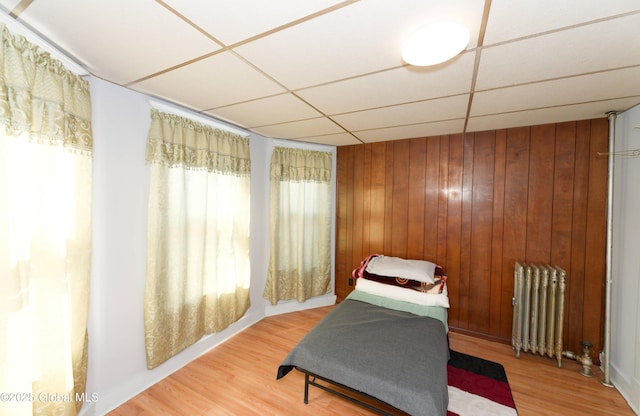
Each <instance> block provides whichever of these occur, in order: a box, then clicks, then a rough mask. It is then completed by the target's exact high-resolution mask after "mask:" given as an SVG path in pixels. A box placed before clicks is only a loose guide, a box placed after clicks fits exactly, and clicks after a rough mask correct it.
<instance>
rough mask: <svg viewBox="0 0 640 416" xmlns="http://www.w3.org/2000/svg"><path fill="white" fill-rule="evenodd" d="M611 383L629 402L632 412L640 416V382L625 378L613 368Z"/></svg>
mask: <svg viewBox="0 0 640 416" xmlns="http://www.w3.org/2000/svg"><path fill="white" fill-rule="evenodd" d="M611 382H612V384H613V385H614V387H615V388H616V389H617V390H618V391H619V392H620V394H621V395H622V397H624V399H625V400H626V401H627V403H628V404H629V406H630V407H631V410H633V411H634V412H635V414H636V415H640V380H637V379H635V378H633V377H632V378H631V379H629V378H627V377H624V373H623V372H621V371H618V369H617V368H616V367H615V366H614V365H612V366H611Z"/></svg>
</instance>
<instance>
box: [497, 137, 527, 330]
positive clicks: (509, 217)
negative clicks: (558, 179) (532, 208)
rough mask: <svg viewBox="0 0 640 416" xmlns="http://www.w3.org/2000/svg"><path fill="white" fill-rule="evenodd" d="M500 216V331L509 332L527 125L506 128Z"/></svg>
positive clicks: (520, 253)
mask: <svg viewBox="0 0 640 416" xmlns="http://www.w3.org/2000/svg"><path fill="white" fill-rule="evenodd" d="M506 158H507V162H506V166H505V178H506V179H505V184H504V217H503V226H504V229H503V232H504V237H503V249H502V253H503V258H502V260H503V262H502V276H504V277H506V278H505V279H504V280H503V286H502V298H501V302H502V303H501V305H502V307H501V316H500V334H501V335H502V336H503V337H505V338H507V337H509V336H511V319H512V314H513V310H512V308H511V297H512V296H513V271H514V264H515V262H522V261H523V259H524V258H525V254H526V227H527V221H526V215H527V203H528V202H527V196H528V192H527V187H528V179H529V129H527V128H518V129H510V130H508V131H507V148H506Z"/></svg>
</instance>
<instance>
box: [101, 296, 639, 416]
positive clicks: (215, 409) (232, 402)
mask: <svg viewBox="0 0 640 416" xmlns="http://www.w3.org/2000/svg"><path fill="white" fill-rule="evenodd" d="M330 308H331V307H325V308H318V309H311V310H306V311H301V312H293V313H288V314H284V315H278V316H271V317H267V318H265V319H263V320H262V321H260V322H259V323H257V324H255V325H253V326H252V327H250V328H248V329H246V330H245V331H243V332H242V333H240V334H238V335H236V336H234V337H233V338H231V339H230V340H229V341H227V342H225V343H224V344H223V345H220V346H219V347H217V348H215V349H214V350H212V351H210V352H209V353H207V354H205V355H203V356H202V357H200V358H199V359H197V360H195V361H193V362H191V363H189V364H188V365H187V366H185V367H183V368H182V369H180V370H179V371H177V372H176V373H174V374H172V375H171V376H169V377H167V378H166V379H164V380H162V381H161V382H159V383H157V384H155V385H154V386H152V387H150V388H149V389H147V390H146V391H144V392H142V393H140V394H139V395H137V396H136V397H134V398H133V399H131V400H129V401H128V402H126V403H124V404H123V405H122V406H120V407H118V408H117V409H115V410H114V411H113V412H111V413H110V415H111V416H146V415H149V416H150V415H154V416H157V415H171V416H175V415H347V414H348V415H370V414H373V413H371V412H369V411H368V410H366V409H364V408H362V407H360V406H358V405H356V404H353V403H350V402H349V401H346V400H343V399H340V398H338V397H336V396H334V395H331V394H329V393H326V392H324V391H322V390H320V389H318V388H313V387H311V389H310V391H309V404H307V405H305V404H304V403H303V391H304V376H303V375H302V374H301V373H299V372H297V371H292V372H291V373H290V374H289V375H287V376H286V377H284V378H282V379H281V380H276V371H277V368H278V365H279V364H280V362H281V361H282V359H283V358H284V357H285V355H286V354H287V353H288V352H289V350H290V349H291V348H292V347H293V346H294V345H295V344H296V343H297V342H298V341H299V340H300V339H301V338H302V337H303V336H304V335H305V334H306V333H307V332H308V331H309V330H310V329H311V328H312V327H313V325H314V324H315V323H316V322H318V321H319V320H320V319H321V318H322V317H323V316H324V315H325V314H326V313H327V312H328V311H329V310H330ZM450 342H451V348H452V349H454V350H456V351H460V352H463V353H467V354H471V355H475V356H477V357H481V358H485V359H487V360H491V361H496V362H499V363H501V364H502V365H503V366H504V367H505V370H506V372H507V377H508V379H509V384H510V386H511V390H512V392H513V397H514V400H515V403H516V406H517V410H518V414H519V416H532V415H536V416H541V415H542V416H544V415H563V416H564V415H599V416H601V415H612V416H614V415H615V416H624V415H630V416H631V415H634V412H633V411H632V410H631V408H630V407H629V406H628V404H627V403H626V401H625V400H624V399H623V397H622V396H621V395H620V394H619V393H618V391H617V390H615V389H614V388H609V387H604V386H602V385H601V383H600V382H599V380H600V378H601V374H600V372H599V370H598V369H595V372H596V373H597V374H596V375H595V376H594V377H593V378H586V377H584V376H582V375H580V374H579V373H578V370H579V369H580V366H579V365H578V364H577V363H576V362H575V361H572V360H568V359H566V360H563V367H562V368H561V369H558V368H557V365H556V362H555V360H551V359H548V358H544V357H539V356H534V355H532V354H524V353H523V354H522V355H521V357H520V358H519V359H518V358H515V354H514V353H513V351H512V350H511V348H510V346H508V345H504V344H499V343H494V342H490V341H487V340H483V339H478V338H474V337H470V336H467V335H462V334H458V333H451V334H450Z"/></svg>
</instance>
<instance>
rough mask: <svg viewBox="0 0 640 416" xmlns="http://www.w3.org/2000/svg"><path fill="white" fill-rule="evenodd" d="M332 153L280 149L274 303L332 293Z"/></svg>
mask: <svg viewBox="0 0 640 416" xmlns="http://www.w3.org/2000/svg"><path fill="white" fill-rule="evenodd" d="M331 163H332V161H331V153H330V152H319V151H313V150H302V149H293V148H286V147H276V148H275V149H274V151H273V156H272V158H271V173H270V176H271V218H270V223H271V257H270V260H269V272H268V276H267V284H266V286H265V289H264V294H263V296H264V297H265V298H266V299H268V300H269V301H270V302H271V303H272V304H274V305H275V304H276V303H278V301H280V300H291V299H296V300H297V301H298V302H304V301H305V300H307V299H308V298H310V297H313V296H319V295H324V294H326V293H329V292H331Z"/></svg>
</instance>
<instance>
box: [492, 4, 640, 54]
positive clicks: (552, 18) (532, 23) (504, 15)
mask: <svg viewBox="0 0 640 416" xmlns="http://www.w3.org/2000/svg"><path fill="white" fill-rule="evenodd" d="M634 10H640V2H638V0H616V1H602V0H562V1H558V0H536V1H520V2H518V3H517V5H514V3H513V0H493V1H492V2H491V11H490V13H489V20H488V22H487V29H486V32H485V35H484V44H485V45H492V44H494V43H498V42H504V41H506V40H510V39H516V38H520V37H524V36H530V35H534V34H538V33H542V32H547V31H550V30H555V29H559V28H563V27H567V26H573V25H576V24H580V23H584V22H589V21H593V20H599V19H603V18H607V17H611V16H615V15H618V14H622V13H626V12H630V11H634Z"/></svg>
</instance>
